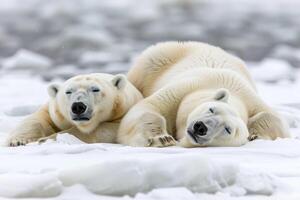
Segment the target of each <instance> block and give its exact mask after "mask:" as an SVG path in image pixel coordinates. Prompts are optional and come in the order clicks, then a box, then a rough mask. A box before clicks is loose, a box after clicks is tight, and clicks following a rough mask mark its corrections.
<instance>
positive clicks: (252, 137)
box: [248, 134, 259, 141]
mask: <svg viewBox="0 0 300 200" xmlns="http://www.w3.org/2000/svg"><path fill="white" fill-rule="evenodd" d="M256 139H259V136H258V135H256V134H252V135H249V137H248V140H249V141H253V140H256Z"/></svg>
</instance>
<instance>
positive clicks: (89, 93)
mask: <svg viewBox="0 0 300 200" xmlns="http://www.w3.org/2000/svg"><path fill="white" fill-rule="evenodd" d="M48 93H49V96H50V100H49V102H48V103H47V104H46V105H44V106H42V107H41V108H40V109H39V110H38V111H36V112H35V113H33V114H32V115H31V116H29V117H27V118H26V119H25V120H24V121H23V123H21V125H20V126H18V127H17V128H16V129H15V130H14V131H13V132H12V133H11V135H10V137H9V138H8V140H7V145H8V146H19V145H25V144H27V143H30V142H35V141H39V142H43V141H45V140H46V139H50V138H51V139H55V138H56V135H57V134H59V133H70V134H73V135H74V136H76V137H78V138H79V139H81V140H83V141H84V142H87V143H95V142H109V143H114V142H115V140H116V135H117V130H118V127H119V120H120V118H121V117H122V116H123V115H124V114H125V113H126V112H127V111H128V110H129V108H130V107H132V106H133V105H134V104H135V103H137V102H138V101H139V100H141V99H142V98H143V97H142V95H141V93H140V92H139V91H138V90H137V89H136V88H135V87H134V86H133V85H132V84H131V83H130V82H129V81H128V80H127V78H126V77H125V76H124V75H115V76H114V75H110V74H102V73H95V74H87V75H79V76H75V77H73V78H71V79H69V80H67V81H66V82H64V83H63V84H60V85H58V84H52V85H50V86H49V88H48Z"/></svg>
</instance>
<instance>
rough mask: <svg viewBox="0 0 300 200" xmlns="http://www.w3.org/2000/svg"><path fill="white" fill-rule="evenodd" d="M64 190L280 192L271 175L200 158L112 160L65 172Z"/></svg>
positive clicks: (112, 192)
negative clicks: (175, 189)
mask: <svg viewBox="0 0 300 200" xmlns="http://www.w3.org/2000/svg"><path fill="white" fill-rule="evenodd" d="M58 174H59V175H58V176H59V179H60V180H61V181H62V183H63V185H64V186H72V185H75V184H82V185H84V186H85V187H86V188H87V189H88V190H90V191H91V192H93V193H96V194H101V195H118V196H119V195H125V194H129V195H135V194H136V193H139V192H143V193H144V192H148V191H151V190H153V189H155V188H169V187H186V188H188V189H189V190H191V191H193V192H205V193H216V192H218V191H223V190H224V189H225V188H227V187H236V188H239V191H241V192H240V193H238V194H237V193H236V192H234V193H233V192H232V191H236V190H232V191H231V190H227V192H229V193H230V194H231V193H232V194H233V195H245V194H261V195H270V194H273V193H274V192H275V190H276V181H274V180H275V179H274V178H273V177H271V176H269V175H267V174H260V173H257V172H256V173H254V172H253V173H249V172H247V173H245V172H244V171H243V170H241V169H240V168H239V167H238V166H237V165H235V164H233V163H225V162H222V163H221V162H213V161H212V160H210V159H208V158H206V157H205V156H203V155H201V154H200V155H199V154H197V155H196V154H190V155H188V154H185V155H176V156H173V155H172V156H169V157H167V158H160V159H152V160H147V161H145V160H141V159H132V158H131V159H118V160H109V161H106V162H101V163H97V164H93V165H88V166H77V167H73V168H69V169H64V170H61V171H60V172H59V173H58ZM258 183H259V184H258Z"/></svg>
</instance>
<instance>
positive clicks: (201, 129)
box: [193, 121, 208, 136]
mask: <svg viewBox="0 0 300 200" xmlns="http://www.w3.org/2000/svg"><path fill="white" fill-rule="evenodd" d="M193 128H194V133H195V134H196V135H201V136H204V135H206V133H207V130H208V129H207V127H206V126H205V124H204V123H203V122H201V121H200V122H196V123H195V124H194V127H193Z"/></svg>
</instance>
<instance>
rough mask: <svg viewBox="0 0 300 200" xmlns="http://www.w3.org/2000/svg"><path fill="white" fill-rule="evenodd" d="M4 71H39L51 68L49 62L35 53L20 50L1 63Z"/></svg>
mask: <svg viewBox="0 0 300 200" xmlns="http://www.w3.org/2000/svg"><path fill="white" fill-rule="evenodd" d="M2 66H3V68H4V69H9V70H13V69H14V70H16V69H23V70H26V69H34V70H41V69H45V68H49V67H50V66H51V60H50V59H49V58H47V57H45V56H42V55H39V54H37V53H34V52H31V51H28V50H25V49H21V50H19V51H18V52H17V53H16V54H15V55H13V56H12V57H10V58H6V59H5V60H3V61H2Z"/></svg>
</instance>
